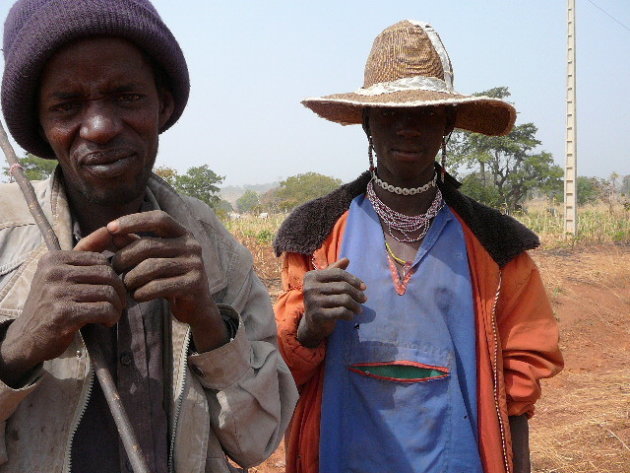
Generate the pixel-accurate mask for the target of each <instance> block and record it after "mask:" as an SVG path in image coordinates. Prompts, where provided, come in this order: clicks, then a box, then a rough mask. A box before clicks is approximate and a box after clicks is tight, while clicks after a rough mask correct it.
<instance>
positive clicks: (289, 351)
mask: <svg viewBox="0 0 630 473" xmlns="http://www.w3.org/2000/svg"><path fill="white" fill-rule="evenodd" d="M309 269H310V261H309V259H308V257H307V256H305V255H302V254H297V253H284V254H283V255H282V289H283V292H282V295H281V296H280V298H279V299H278V302H277V303H276V305H275V308H274V309H275V313H276V323H277V324H278V345H279V347H280V353H282V357H283V358H284V359H285V361H286V362H287V365H289V369H290V370H291V373H292V374H293V377H294V379H295V382H296V384H297V385H298V387H301V386H304V385H305V384H306V383H307V382H308V381H309V380H310V379H311V377H312V376H313V374H315V372H316V371H317V369H318V368H319V366H320V364H321V363H322V361H323V360H324V357H325V354H326V347H325V342H323V343H322V344H321V345H320V346H318V347H316V348H307V347H305V346H303V345H302V344H301V343H300V342H299V341H298V339H297V329H298V325H299V323H300V320H301V319H302V315H303V314H304V296H303V292H302V284H303V281H304V275H305V274H306V272H307V271H309Z"/></svg>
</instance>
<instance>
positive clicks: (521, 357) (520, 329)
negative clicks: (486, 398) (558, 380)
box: [497, 253, 564, 417]
mask: <svg viewBox="0 0 630 473" xmlns="http://www.w3.org/2000/svg"><path fill="white" fill-rule="evenodd" d="M497 324H498V329H499V336H500V339H501V345H502V353H503V376H504V382H505V390H506V398H507V406H508V415H509V416H519V415H523V414H526V415H527V416H528V417H531V416H532V415H533V414H534V404H535V402H536V401H537V400H538V398H539V397H540V395H541V386H540V380H541V379H543V378H550V377H552V376H554V375H556V374H557V373H559V372H560V370H562V367H563V365H564V362H563V359H562V355H561V353H560V348H559V346H558V342H559V330H558V324H557V322H556V319H555V317H554V314H553V310H552V308H551V304H550V302H549V299H548V297H547V294H546V292H545V288H544V287H543V283H542V280H541V277H540V273H539V271H538V268H537V267H536V265H535V264H534V262H533V261H532V259H531V258H530V256H529V255H528V254H527V253H523V254H521V255H519V256H518V257H517V258H515V259H514V260H513V261H511V262H510V263H508V265H507V266H506V267H505V269H504V271H503V287H502V290H501V296H500V297H499V300H498V302H497Z"/></svg>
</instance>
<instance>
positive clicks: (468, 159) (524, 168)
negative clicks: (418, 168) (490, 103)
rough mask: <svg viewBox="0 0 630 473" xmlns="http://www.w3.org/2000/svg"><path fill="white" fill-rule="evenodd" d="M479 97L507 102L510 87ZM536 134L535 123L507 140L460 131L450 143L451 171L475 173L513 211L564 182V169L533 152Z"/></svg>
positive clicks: (515, 131)
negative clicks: (465, 170) (524, 202)
mask: <svg viewBox="0 0 630 473" xmlns="http://www.w3.org/2000/svg"><path fill="white" fill-rule="evenodd" d="M476 95H486V96H489V97H494V98H500V99H506V98H507V97H509V95H510V93H509V91H508V89H507V87H496V88H494V89H490V90H487V91H485V92H481V93H480V94H476ZM537 132H538V128H537V127H536V126H535V125H534V124H533V123H523V124H521V125H517V126H515V127H514V129H513V130H512V131H511V132H510V133H509V134H508V135H506V136H485V135H482V134H479V133H472V132H467V131H457V132H455V133H454V134H453V139H452V140H451V145H450V148H451V155H452V160H451V163H449V170H454V171H455V172H457V170H458V169H459V168H460V167H464V168H466V169H469V170H472V171H473V172H476V173H477V176H478V178H479V179H480V181H481V184H482V185H483V186H488V185H491V186H494V188H495V189H496V191H497V193H498V196H499V198H500V200H501V205H502V206H505V207H506V208H507V210H508V211H511V210H514V209H516V208H518V207H519V204H520V203H522V201H523V200H524V199H525V198H526V197H527V196H528V195H529V194H531V193H532V192H533V191H541V192H543V193H545V194H548V193H552V192H554V191H557V189H558V184H559V183H561V181H562V176H563V171H562V168H561V167H560V166H557V165H556V164H554V162H553V158H552V156H551V154H550V153H547V152H544V151H543V152H540V153H534V152H533V150H534V149H535V148H536V147H537V146H539V145H540V144H541V143H540V141H539V140H537V139H536V133H537Z"/></svg>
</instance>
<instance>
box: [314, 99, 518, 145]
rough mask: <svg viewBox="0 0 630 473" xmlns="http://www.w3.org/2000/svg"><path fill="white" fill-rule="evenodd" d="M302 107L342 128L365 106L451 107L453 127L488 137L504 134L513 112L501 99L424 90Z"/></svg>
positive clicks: (360, 116) (357, 118)
mask: <svg viewBox="0 0 630 473" xmlns="http://www.w3.org/2000/svg"><path fill="white" fill-rule="evenodd" d="M302 104H303V105H304V106H305V107H308V108H310V109H311V110H312V111H313V112H315V113H316V114H317V115H319V116H320V117H322V118H325V119H326V120H330V121H333V122H337V123H340V124H342V125H355V124H360V123H362V122H363V109H364V108H365V107H388V108H389V107H391V108H407V107H427V106H439V105H452V106H454V107H455V108H456V119H455V128H459V129H462V130H468V131H473V132H475V133H482V134H484V135H489V136H502V135H507V134H508V133H509V132H510V130H511V129H512V127H513V126H514V121H515V120H516V110H515V109H514V107H513V106H512V105H510V104H509V103H507V102H504V101H503V100H499V99H494V98H491V97H483V96H480V97H476V96H468V95H460V94H456V93H454V94H453V93H443V92H434V91H425V90H402V91H397V92H391V93H387V94H381V95H371V96H366V95H360V94H356V93H347V94H334V95H328V96H325V97H318V98H307V99H305V100H303V101H302Z"/></svg>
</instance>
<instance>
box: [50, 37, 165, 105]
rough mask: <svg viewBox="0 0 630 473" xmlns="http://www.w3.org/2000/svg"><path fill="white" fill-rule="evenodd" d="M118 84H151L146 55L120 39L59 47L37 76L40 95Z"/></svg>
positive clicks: (150, 69) (81, 42)
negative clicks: (56, 91)
mask: <svg viewBox="0 0 630 473" xmlns="http://www.w3.org/2000/svg"><path fill="white" fill-rule="evenodd" d="M121 81H122V82H126V81H134V82H138V81H139V82H142V81H153V70H152V67H151V64H150V62H149V60H148V59H147V56H146V55H145V54H144V53H143V52H142V51H141V50H140V49H138V48H137V47H136V46H134V45H133V44H132V43H130V42H129V41H127V40H124V39H121V38H111V37H96V38H86V39H81V40H78V41H73V42H72V43H70V44H68V45H66V46H64V47H62V48H61V49H59V50H58V51H56V52H55V54H54V55H53V56H52V57H51V58H50V60H48V62H47V63H46V65H45V67H44V69H43V72H42V75H41V77H40V92H41V93H42V95H44V94H45V93H46V92H50V91H51V90H53V89H59V88H68V87H81V88H100V87H104V86H107V85H108V84H111V83H112V82H121Z"/></svg>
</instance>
